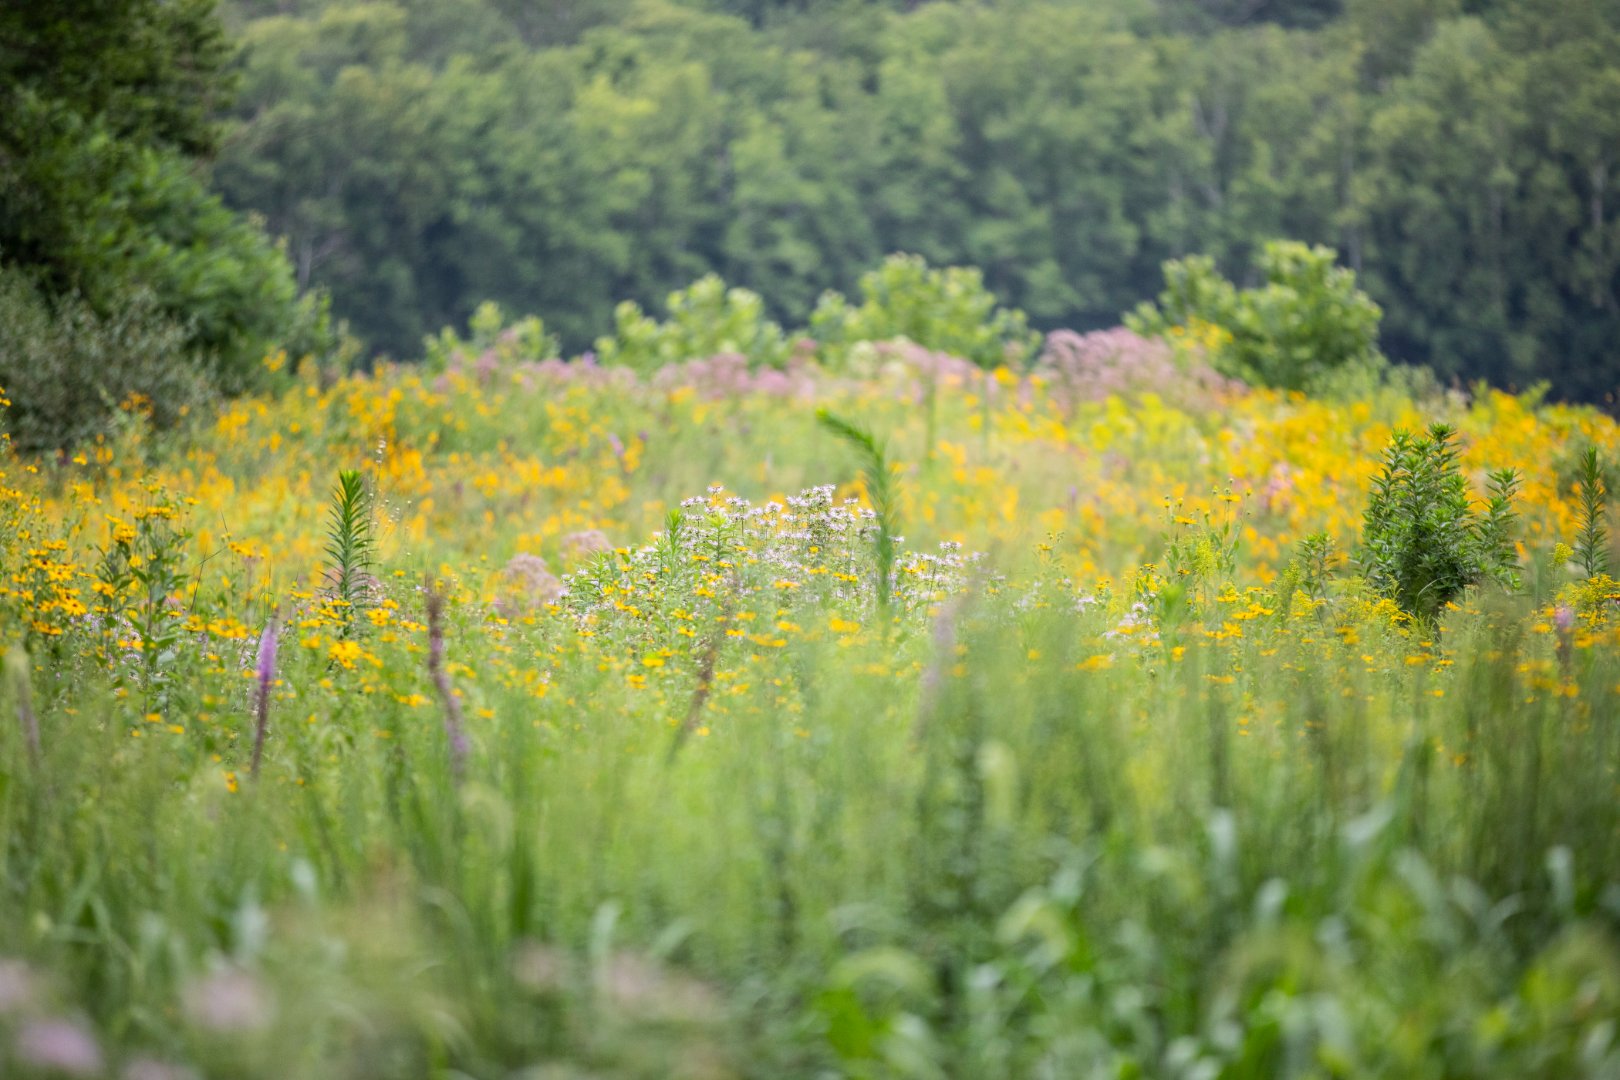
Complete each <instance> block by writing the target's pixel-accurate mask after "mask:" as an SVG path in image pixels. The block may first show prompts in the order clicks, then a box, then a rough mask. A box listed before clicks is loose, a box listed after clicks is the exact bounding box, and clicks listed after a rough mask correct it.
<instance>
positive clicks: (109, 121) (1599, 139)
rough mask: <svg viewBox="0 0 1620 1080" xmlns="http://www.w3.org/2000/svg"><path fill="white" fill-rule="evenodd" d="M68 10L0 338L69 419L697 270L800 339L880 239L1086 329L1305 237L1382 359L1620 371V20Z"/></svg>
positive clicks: (608, 312)
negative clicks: (1194, 267)
mask: <svg viewBox="0 0 1620 1080" xmlns="http://www.w3.org/2000/svg"><path fill="white" fill-rule="evenodd" d="M52 10H54V11H55V12H57V14H58V15H61V16H64V17H63V18H56V17H55V16H51V17H47V16H48V15H49V12H47V11H46V10H44V9H41V8H30V7H28V6H26V5H25V6H24V7H23V8H14V9H12V10H11V11H10V12H9V13H0V97H4V103H3V104H4V108H0V317H3V318H4V321H5V322H6V323H7V324H8V325H9V326H11V327H12V328H13V332H14V333H13V336H14V339H15V341H22V340H23V339H24V338H27V341H26V342H25V344H15V342H14V344H13V346H12V347H11V353H10V354H7V355H6V356H0V374H6V373H7V372H8V371H9V372H12V373H11V374H9V375H8V377H9V378H10V379H11V381H12V383H13V384H14V385H13V386H12V389H13V391H14V393H13V395H12V396H13V397H17V396H18V393H19V392H21V391H18V388H17V386H16V385H15V384H16V383H18V381H19V380H23V379H26V378H29V377H31V376H30V375H29V374H28V373H30V372H37V371H44V370H46V369H51V370H52V371H53V372H54V371H56V369H58V368H61V369H63V370H66V371H68V372H70V373H71V372H72V371H79V370H84V369H89V370H93V371H96V372H99V373H102V374H101V378H102V382H101V383H98V384H97V385H96V386H95V387H92V388H90V389H86V390H82V392H78V393H77V394H76V395H74V394H67V395H66V396H64V398H63V404H62V405H61V407H60V408H57V409H56V413H57V414H59V416H61V417H71V416H73V415H77V406H76V405H75V404H73V403H74V402H75V401H82V400H83V399H85V397H86V395H87V394H89V393H90V392H91V390H93V391H94V393H95V394H99V395H101V396H102V397H108V396H111V397H114V398H117V397H120V396H122V391H121V390H119V389H118V385H126V386H127V387H130V388H140V389H141V391H142V393H144V394H145V395H146V396H147V397H156V398H159V399H160V407H168V408H170V409H171V410H172V409H173V407H174V406H173V403H174V402H177V401H182V400H185V399H186V397H187V386H186V385H184V384H183V380H181V379H180V378H179V375H178V374H177V373H176V372H175V371H174V370H172V369H173V367H174V365H173V364H172V363H170V362H169V361H166V360H163V359H161V358H163V357H172V356H173V355H174V347H175V346H176V344H177V343H178V345H179V346H180V347H184V348H187V349H189V350H191V351H192V353H193V354H195V355H197V356H200V357H202V358H204V360H205V363H204V364H203V367H205V368H206V369H208V370H209V371H212V372H214V373H215V376H214V377H212V378H211V380H210V381H211V382H212V383H215V384H218V383H221V382H223V383H224V384H225V385H226V386H227V388H228V386H229V385H230V384H231V382H232V380H240V379H242V378H246V377H247V375H248V374H249V373H251V372H252V371H253V370H255V369H256V367H257V360H258V357H260V356H262V355H263V354H264V351H265V349H267V348H275V347H280V346H286V347H287V349H288V351H289V352H290V353H291V354H293V355H294V356H298V355H303V354H305V353H307V352H309V351H312V350H315V351H319V350H328V351H329V350H331V349H332V348H333V342H334V341H336V340H337V337H336V335H335V333H334V331H335V330H336V321H335V320H334V319H333V318H332V316H336V317H337V318H339V319H341V320H343V321H344V322H345V323H346V324H347V326H348V328H349V329H350V331H351V332H352V334H353V335H354V336H355V338H356V339H357V340H358V342H359V343H360V345H361V347H362V348H363V349H364V350H366V351H367V352H368V353H370V352H381V353H385V354H389V355H393V356H395V357H400V358H414V357H417V356H420V355H421V353H422V349H423V338H424V336H425V335H427V334H430V333H433V332H435V331H437V330H439V329H440V328H441V327H443V326H446V325H462V324H464V323H465V322H466V320H467V319H468V318H469V317H470V316H471V314H472V313H473V312H474V310H475V309H476V308H477V306H478V305H479V304H480V303H481V302H483V301H486V300H493V301H495V302H497V303H498V304H499V305H500V306H501V307H502V308H503V309H504V310H505V311H507V312H508V313H513V314H524V313H533V314H537V315H539V316H542V317H543V318H544V320H545V323H546V327H547V329H548V330H550V331H553V332H555V333H556V334H557V335H558V336H559V337H560V340H561V344H562V346H563V348H564V349H565V350H566V351H568V352H570V353H572V352H578V351H581V350H584V349H587V348H590V347H591V345H592V343H593V341H594V340H595V339H596V337H597V335H600V334H603V333H607V332H609V331H610V330H611V328H612V326H613V309H614V305H615V304H616V303H617V302H620V301H623V300H627V299H630V300H635V301H637V302H638V303H640V304H641V305H643V306H644V307H646V308H648V309H649V310H653V311H658V310H660V309H661V307H662V304H663V301H664V298H665V297H666V296H667V295H668V294H669V293H670V291H671V290H674V289H677V288H681V287H684V286H686V285H688V284H690V283H691V282H693V281H694V280H696V279H697V278H699V277H701V276H703V275H705V274H710V273H713V274H718V275H719V276H720V277H722V278H723V279H724V280H725V281H726V282H728V283H730V284H733V285H742V286H747V287H748V288H750V289H752V290H754V291H756V292H757V293H759V294H760V295H761V296H763V297H764V298H765V301H766V302H767V304H768V305H769V314H770V315H771V316H772V317H774V318H775V319H776V320H778V321H779V322H781V323H782V324H783V325H785V326H788V327H802V326H804V325H806V322H807V320H808V317H809V315H810V313H811V311H812V310H813V308H814V307H815V305H816V303H817V299H818V297H819V296H820V295H821V294H822V292H823V291H824V290H826V289H830V288H831V289H839V290H843V291H846V292H847V291H848V290H850V288H851V287H852V286H853V285H854V283H855V282H856V281H857V280H858V278H859V277H860V275H861V274H862V273H863V272H865V271H868V270H870V269H871V268H873V267H874V266H876V265H877V264H878V263H879V262H880V261H881V260H882V259H883V257H884V256H885V255H887V254H889V253H891V252H895V251H905V252H914V253H917V254H919V255H921V256H923V257H925V258H926V259H927V260H929V261H930V262H931V263H933V264H935V265H967V266H973V267H977V268H980V269H982V271H983V274H984V280H985V282H986V284H987V285H988V287H989V288H990V289H991V290H992V291H993V292H995V293H996V294H997V295H998V296H999V297H1000V298H1001V299H1002V300H1003V301H1004V302H1005V303H1007V304H1009V305H1011V306H1014V307H1017V308H1020V309H1022V310H1023V311H1024V312H1025V313H1027V315H1028V318H1029V321H1030V324H1031V325H1032V326H1034V327H1036V328H1038V329H1051V328H1055V327H1060V326H1065V327H1074V328H1079V329H1087V328H1094V327H1100V326H1107V325H1113V324H1115V323H1117V322H1118V321H1119V319H1120V316H1121V313H1122V312H1125V311H1128V310H1129V309H1131V308H1132V307H1133V306H1135V305H1136V304H1137V303H1138V302H1139V301H1141V300H1143V299H1145V298H1148V297H1151V296H1153V295H1155V294H1156V293H1157V292H1158V291H1159V289H1160V287H1161V284H1162V281H1163V276H1162V269H1161V268H1162V266H1163V264H1164V263H1165V262H1166V260H1169V259H1172V258H1176V257H1179V256H1183V255H1189V254H1204V255H1208V256H1211V257H1212V258H1213V259H1214V262H1215V265H1216V267H1218V268H1219V269H1220V270H1221V271H1222V272H1224V273H1225V274H1226V275H1227V276H1229V277H1231V278H1232V279H1233V280H1235V281H1237V282H1238V283H1240V284H1254V283H1255V282H1256V281H1258V280H1259V279H1260V277H1261V276H1262V274H1263V268H1262V265H1261V264H1262V262H1263V259H1262V251H1263V247H1264V245H1265V244H1266V243H1267V242H1268V241H1272V240H1277V239H1284V238H1286V239H1292V240H1300V241H1305V242H1309V243H1314V244H1323V245H1327V246H1328V247H1330V248H1332V249H1333V250H1335V251H1337V252H1338V253H1339V257H1340V258H1341V260H1342V261H1343V263H1344V264H1345V265H1346V266H1348V267H1349V268H1351V269H1352V270H1354V271H1355V272H1356V274H1357V275H1358V281H1359V283H1360V285H1361V286H1362V287H1363V288H1364V289H1365V290H1366V291H1367V292H1368V293H1369V294H1370V295H1371V296H1372V298H1373V299H1374V300H1376V301H1377V302H1378V304H1379V305H1380V306H1381V307H1382V309H1383V318H1382V322H1381V327H1380V344H1381V346H1382V348H1383V350H1384V352H1385V353H1387V354H1388V355H1389V356H1390V357H1392V358H1394V359H1397V360H1402V361H1407V362H1411V363H1417V364H1425V365H1428V366H1430V367H1432V368H1433V369H1434V370H1435V371H1436V372H1437V373H1438V374H1439V375H1440V376H1441V377H1442V378H1445V379H1465V380H1471V379H1477V378H1484V379H1489V380H1491V381H1493V382H1495V383H1497V384H1500V385H1509V386H1521V387H1522V386H1528V385H1530V384H1532V383H1534V382H1537V381H1541V380H1546V381H1548V382H1550V383H1551V384H1552V388H1553V392H1554V394H1555V395H1558V396H1564V397H1572V398H1579V399H1585V400H1593V401H1603V400H1605V399H1606V398H1608V396H1609V395H1610V394H1611V392H1612V391H1613V390H1614V389H1615V388H1616V386H1617V385H1620V346H1617V342H1620V192H1616V191H1614V190H1611V189H1613V188H1615V187H1616V186H1617V185H1620V61H1617V59H1616V58H1617V57H1620V0H1512V2H1508V0H1292V2H1289V0H1270V2H1268V0H1085V2H1075V0H1061V2H1055V0H976V2H969V0H934V2H923V0H865V2H863V0H827V2H815V3H812V2H810V0H224V2H223V3H222V4H216V3H215V2H214V0H63V2H62V3H60V4H56V5H53V6H52ZM261 227H262V231H261ZM266 234H267V235H268V236H269V237H271V238H274V242H275V243H278V244H280V245H281V252H279V253H278V252H277V251H276V250H274V249H273V248H272V247H271V245H270V243H269V242H267V241H266V239H265V236H266ZM64 324H71V326H72V327H76V329H71V330H70V331H63V332H58V331H59V330H60V328H61V326H62V325H64ZM18 327H25V328H32V329H29V330H27V332H26V333H24V332H23V331H20V330H17V329H16V328H18ZM53 327H54V329H53ZM53 335H54V336H53ZM87 341H88V342H89V344H88V345H87V344H85V342H87ZM120 342H122V343H123V344H117V343H120ZM129 343H134V344H133V345H131V344H129ZM351 351H352V350H351ZM64 352H73V353H74V356H75V357H76V359H74V360H73V361H72V362H67V361H59V360H55V359H52V358H54V357H58V356H60V355H61V354H63V353H64ZM13 354H14V355H13ZM136 354H138V355H136ZM125 370H127V371H129V372H142V371H144V372H147V373H148V375H147V377H145V378H144V379H142V378H136V377H135V376H134V375H133V374H132V375H130V376H129V377H128V378H124V379H123V380H122V383H121V384H120V383H119V380H118V379H115V378H112V377H111V376H109V375H107V374H106V373H107V372H112V371H125ZM153 371H160V372H161V374H162V376H163V378H162V379H158V380H157V381H156V382H154V379H153V377H152V376H151V372H153ZM16 372H21V373H22V374H16ZM42 380H43V381H42V382H41V389H39V390H38V391H31V392H28V393H24V394H23V396H24V397H25V398H28V399H29V402H28V404H29V406H30V407H31V408H35V407H37V402H38V400H39V399H40V398H41V397H42V396H46V395H48V394H53V393H56V392H57V389H58V387H59V385H60V384H61V380H60V379H58V378H57V377H56V375H55V374H53V375H52V376H51V377H50V378H48V379H44V378H43V377H42ZM109 380H110V383H109ZM69 381H71V379H70V380H69ZM113 384H118V385H113ZM109 385H111V387H112V388H111V389H109ZM154 386H155V387H157V391H156V392H154V390H153V389H152V387H154ZM25 389H26V388H25ZM47 411H49V410H47ZM64 423H66V421H62V420H58V421H56V422H55V426H56V427H57V428H58V429H60V428H62V427H63V425H64ZM68 426H71V425H68Z"/></svg>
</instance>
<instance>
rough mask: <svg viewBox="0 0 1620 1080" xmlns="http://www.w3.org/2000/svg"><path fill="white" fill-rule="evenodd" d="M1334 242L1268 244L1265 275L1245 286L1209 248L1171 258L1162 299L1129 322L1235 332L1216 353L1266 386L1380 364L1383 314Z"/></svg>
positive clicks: (1300, 386)
mask: <svg viewBox="0 0 1620 1080" xmlns="http://www.w3.org/2000/svg"><path fill="white" fill-rule="evenodd" d="M1336 258H1337V256H1336V255H1335V253H1334V252H1333V250H1332V249H1330V248H1325V247H1309V246H1307V245H1305V244H1301V243H1298V242H1295V241H1273V242H1271V243H1268V244H1266V245H1265V248H1264V249H1263V250H1262V252H1261V254H1260V272H1261V274H1262V276H1263V277H1264V279H1265V284H1264V285H1262V286H1261V287H1259V288H1256V289H1241V290H1240V289H1238V288H1237V287H1236V286H1235V285H1233V284H1232V283H1231V282H1230V281H1228V280H1227V279H1226V278H1225V277H1223V276H1222V275H1221V273H1220V271H1219V270H1217V269H1216V268H1215V262H1214V260H1213V259H1210V258H1209V257H1207V256H1203V255H1195V256H1191V257H1189V258H1186V259H1175V260H1172V261H1170V262H1167V263H1165V265H1164V283H1165V288H1164V291H1163V292H1162V293H1160V294H1159V299H1158V302H1157V304H1143V305H1142V306H1140V307H1138V308H1137V309H1136V311H1135V312H1133V313H1132V314H1130V315H1127V316H1126V318H1125V324H1126V325H1127V326H1129V327H1130V328H1131V329H1132V330H1135V331H1136V332H1137V333H1139V334H1143V335H1147V336H1168V335H1170V334H1171V333H1172V331H1173V330H1175V328H1178V327H1179V328H1183V329H1185V328H1189V327H1194V326H1196V325H1198V324H1200V323H1207V324H1211V325H1214V326H1216V327H1219V328H1220V329H1221V330H1222V331H1224V332H1225V335H1229V339H1227V338H1225V336H1223V343H1222V345H1221V347H1220V348H1219V349H1217V350H1216V351H1215V352H1214V354H1213V356H1212V357H1211V361H1212V362H1213V363H1214V364H1215V366H1216V368H1217V369H1219V370H1220V371H1222V372H1223V373H1224V374H1227V375H1233V376H1236V377H1237V378H1240V379H1243V380H1245V381H1247V382H1250V383H1254V384H1256V385H1260V386H1274V387H1278V388H1281V389H1285V390H1307V391H1309V390H1316V389H1319V388H1321V387H1322V386H1323V385H1324V384H1325V383H1327V382H1329V381H1330V377H1331V376H1334V375H1335V374H1336V373H1341V372H1344V371H1346V370H1349V369H1353V368H1356V367H1358V366H1369V365H1370V366H1375V367H1376V366H1378V365H1379V363H1380V360H1381V357H1380V354H1379V352H1378V323H1379V320H1380V319H1381V318H1382V317H1383V312H1382V311H1381V310H1380V309H1379V307H1378V305H1377V304H1375V303H1374V302H1373V301H1372V299H1371V298H1370V297H1368V296H1367V294H1366V293H1364V292H1362V291H1361V290H1360V289H1358V288H1357V287H1356V275H1355V271H1353V270H1349V269H1346V268H1344V267H1340V266H1336V265H1334V264H1335V260H1336Z"/></svg>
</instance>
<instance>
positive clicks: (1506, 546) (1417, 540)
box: [1361, 424, 1519, 625]
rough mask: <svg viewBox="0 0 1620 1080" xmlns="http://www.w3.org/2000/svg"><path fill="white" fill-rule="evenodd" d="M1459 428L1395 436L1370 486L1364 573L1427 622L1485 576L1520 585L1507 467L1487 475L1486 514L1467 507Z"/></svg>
mask: <svg viewBox="0 0 1620 1080" xmlns="http://www.w3.org/2000/svg"><path fill="white" fill-rule="evenodd" d="M1455 434H1456V429H1455V428H1452V427H1449V426H1447V425H1445V424H1435V425H1433V426H1431V427H1430V428H1429V434H1428V437H1427V438H1414V437H1413V436H1412V435H1411V433H1410V432H1405V431H1397V432H1396V433H1395V436H1394V438H1393V439H1392V440H1391V441H1390V445H1389V449H1388V451H1386V453H1385V455H1384V467H1383V470H1382V472H1381V473H1380V474H1379V476H1378V478H1377V479H1376V480H1375V481H1374V482H1373V492H1372V500H1371V501H1370V502H1369V503H1368V506H1367V512H1366V516H1365V518H1364V521H1363V526H1362V539H1361V543H1362V552H1361V565H1362V570H1363V572H1364V573H1365V575H1366V577H1367V581H1368V582H1369V583H1370V584H1371V585H1372V586H1373V587H1374V588H1375V589H1377V590H1378V591H1379V592H1381V593H1383V594H1384V595H1385V596H1388V597H1389V598H1390V599H1392V600H1394V601H1395V602H1396V603H1397V604H1399V605H1400V608H1401V610H1402V611H1405V612H1406V613H1407V614H1408V615H1411V616H1413V617H1414V618H1416V619H1419V620H1421V621H1422V622H1425V623H1428V624H1431V625H1432V624H1434V623H1435V622H1437V621H1438V619H1439V616H1440V612H1441V611H1443V610H1445V607H1446V605H1447V604H1449V603H1451V601H1452V600H1454V599H1456V598H1457V597H1458V596H1460V595H1461V594H1462V592H1463V590H1464V589H1467V588H1468V587H1469V586H1472V585H1477V584H1479V583H1480V582H1481V581H1483V580H1485V579H1486V578H1487V577H1489V578H1494V579H1496V580H1498V581H1500V582H1501V583H1502V584H1504V585H1508V586H1512V585H1516V584H1517V574H1516V567H1517V562H1518V560H1517V556H1516V554H1515V552H1514V548H1513V543H1512V537H1511V533H1512V526H1513V510H1512V501H1513V495H1514V493H1515V491H1516V490H1517V488H1518V484H1519V477H1518V474H1517V473H1516V472H1515V471H1514V470H1512V469H1504V470H1501V471H1499V472H1494V473H1492V474H1491V476H1490V498H1489V501H1488V502H1487V504H1486V507H1485V510H1484V512H1483V513H1481V512H1478V511H1476V510H1475V509H1474V508H1473V506H1472V505H1471V504H1470V501H1469V495H1468V484H1467V482H1466V481H1465V480H1464V479H1463V477H1462V474H1461V473H1460V472H1459V471H1458V469H1457V449H1456V447H1455V446H1454V445H1453V443H1452V441H1451V440H1452V437H1453V436H1454V435H1455Z"/></svg>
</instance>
